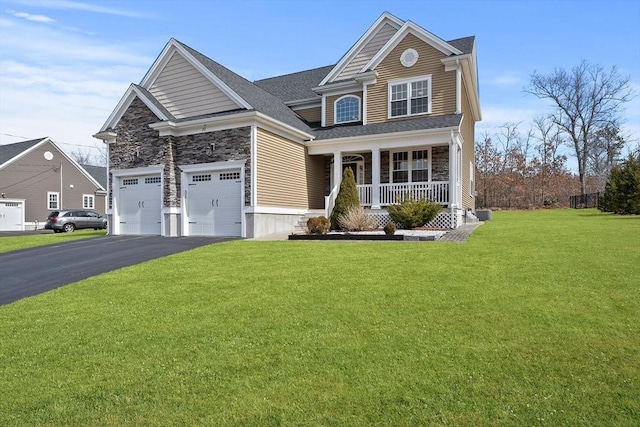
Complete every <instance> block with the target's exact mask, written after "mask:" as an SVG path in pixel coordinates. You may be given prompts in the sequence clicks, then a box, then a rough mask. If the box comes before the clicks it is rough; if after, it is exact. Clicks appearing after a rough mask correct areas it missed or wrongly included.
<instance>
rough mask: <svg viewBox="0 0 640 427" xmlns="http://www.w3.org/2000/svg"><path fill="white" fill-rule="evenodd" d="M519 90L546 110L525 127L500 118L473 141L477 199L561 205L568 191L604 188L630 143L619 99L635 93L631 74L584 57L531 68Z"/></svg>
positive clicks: (494, 203)
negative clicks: (543, 70) (570, 64)
mask: <svg viewBox="0 0 640 427" xmlns="http://www.w3.org/2000/svg"><path fill="white" fill-rule="evenodd" d="M524 91H525V93H528V94H531V95H534V96H537V97H539V98H541V99H546V100H548V101H550V103H551V112H550V113H549V114H547V115H546V116H542V117H538V118H535V119H534V120H533V125H532V126H531V127H530V128H529V129H527V130H525V131H523V130H522V129H521V126H522V123H505V124H504V125H502V126H501V127H500V128H499V129H498V130H497V131H496V132H495V133H494V134H488V133H485V134H484V135H483V136H482V138H481V140H480V141H477V142H476V192H477V203H476V206H477V207H504V208H528V207H541V206H568V204H569V197H570V196H572V195H577V194H588V193H593V192H601V191H604V187H605V183H606V182H607V178H608V177H609V175H610V173H611V171H612V170H613V168H614V166H616V165H617V164H619V163H620V162H621V161H622V159H623V157H624V150H625V148H626V149H627V150H628V151H629V152H631V151H632V150H631V148H630V147H629V146H628V139H629V138H625V137H624V136H623V135H622V134H621V124H622V119H621V117H622V112H623V107H624V104H625V103H627V102H629V101H630V100H631V99H632V98H633V97H634V96H635V93H634V92H633V90H632V88H631V85H630V78H629V77H624V76H621V75H620V74H619V73H618V71H617V69H616V68H615V67H612V68H611V69H610V70H605V69H604V68H603V67H601V66H600V65H593V64H589V63H588V62H586V61H583V62H582V63H580V64H579V65H578V66H576V67H574V68H572V69H571V70H568V71H567V70H564V69H561V68H560V69H556V70H554V71H553V72H552V73H550V74H548V75H541V74H539V73H537V72H534V73H533V74H532V75H531V78H530V82H529V85H528V86H527V87H526V88H524ZM565 149H568V150H569V152H570V155H571V157H573V158H575V161H576V164H577V174H575V173H574V172H572V171H571V170H570V169H569V167H568V165H567V163H568V156H567V155H566V154H564V152H565Z"/></svg>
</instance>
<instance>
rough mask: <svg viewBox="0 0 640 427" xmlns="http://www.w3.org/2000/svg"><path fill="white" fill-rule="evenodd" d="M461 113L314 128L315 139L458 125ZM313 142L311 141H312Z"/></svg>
mask: <svg viewBox="0 0 640 427" xmlns="http://www.w3.org/2000/svg"><path fill="white" fill-rule="evenodd" d="M461 121H462V114H449V115H444V116H432V117H421V118H419V119H407V120H398V121H393V122H384V123H372V124H368V125H343V126H334V127H332V128H324V129H315V130H314V134H315V135H316V141H318V140H323V139H334V138H348V137H352V136H364V135H379V134H384V133H397V132H409V131H412V130H427V129H438V128H449V127H456V126H460V122H461ZM312 144H313V143H312Z"/></svg>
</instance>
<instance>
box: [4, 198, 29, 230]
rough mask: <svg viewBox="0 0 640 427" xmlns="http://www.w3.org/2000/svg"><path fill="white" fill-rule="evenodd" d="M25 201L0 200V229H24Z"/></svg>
mask: <svg viewBox="0 0 640 427" xmlns="http://www.w3.org/2000/svg"><path fill="white" fill-rule="evenodd" d="M23 209H24V203H23V202H9V201H3V202H0V231H22V230H23V228H24V224H23V223H22V219H23V217H24V215H23V214H22V211H23Z"/></svg>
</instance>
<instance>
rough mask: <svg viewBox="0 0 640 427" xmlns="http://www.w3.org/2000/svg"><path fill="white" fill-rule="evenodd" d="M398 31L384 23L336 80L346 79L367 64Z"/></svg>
mask: <svg viewBox="0 0 640 427" xmlns="http://www.w3.org/2000/svg"><path fill="white" fill-rule="evenodd" d="M397 31H398V30H396V29H395V28H393V27H392V26H391V25H389V24H384V26H383V27H382V28H381V29H380V31H378V34H376V35H375V36H374V37H373V38H372V39H371V40H370V41H369V43H367V44H366V45H365V46H363V47H362V49H361V50H360V52H358V54H357V55H356V56H355V57H354V58H353V59H352V60H351V62H350V63H349V64H347V66H346V67H345V68H344V70H342V72H341V73H340V74H338V76H337V77H336V78H335V79H334V80H335V81H338V80H346V79H349V78H351V77H353V76H354V75H355V74H356V73H358V72H359V71H360V70H361V69H362V67H364V66H365V65H366V64H367V62H369V61H370V60H371V58H373V57H374V56H375V54H376V53H378V51H379V50H380V49H382V47H383V46H384V45H385V44H386V43H387V42H388V41H389V39H391V37H393V35H394V34H395V33H396V32H397Z"/></svg>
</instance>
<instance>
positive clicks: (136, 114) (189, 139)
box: [109, 98, 251, 208]
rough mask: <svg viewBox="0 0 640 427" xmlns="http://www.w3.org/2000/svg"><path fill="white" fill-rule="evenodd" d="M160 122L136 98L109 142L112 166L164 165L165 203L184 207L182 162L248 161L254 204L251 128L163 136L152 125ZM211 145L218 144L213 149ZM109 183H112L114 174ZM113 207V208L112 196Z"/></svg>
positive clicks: (248, 183)
mask: <svg viewBox="0 0 640 427" xmlns="http://www.w3.org/2000/svg"><path fill="white" fill-rule="evenodd" d="M157 122H158V118H157V117H156V116H155V114H153V112H152V111H151V110H149V108H147V106H146V105H145V104H144V103H143V102H142V101H140V100H139V99H138V98H135V99H134V100H133V102H132V103H131V105H130V106H129V108H128V109H127V111H126V112H125V113H124V114H123V116H122V118H121V119H120V120H119V121H118V124H117V126H116V128H115V131H116V133H117V135H118V136H117V138H116V143H114V144H110V145H109V163H110V167H111V169H132V168H142V167H147V166H154V165H164V189H163V190H164V191H163V206H165V207H180V191H181V190H180V188H181V187H180V173H181V171H180V169H179V168H178V165H193V164H200V163H213V162H222V161H232V160H245V204H247V205H248V204H250V203H251V128H250V127H248V126H247V127H243V128H238V129H227V130H221V131H215V132H206V133H201V134H197V135H188V136H178V137H176V136H164V137H160V136H159V133H158V131H156V130H154V129H151V128H150V127H149V125H150V124H152V123H157ZM211 144H214V149H213V150H212V149H211V148H212V147H211ZM109 182H110V184H111V182H112V177H111V175H110V176H109ZM109 207H110V208H111V207H112V200H111V195H109Z"/></svg>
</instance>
